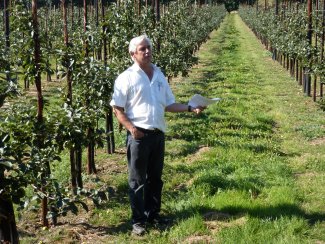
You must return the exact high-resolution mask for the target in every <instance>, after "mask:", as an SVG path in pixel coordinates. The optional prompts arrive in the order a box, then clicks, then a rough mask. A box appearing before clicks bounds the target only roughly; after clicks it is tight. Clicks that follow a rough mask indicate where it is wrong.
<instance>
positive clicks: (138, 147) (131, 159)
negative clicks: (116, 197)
mask: <svg viewBox="0 0 325 244" xmlns="http://www.w3.org/2000/svg"><path fill="white" fill-rule="evenodd" d="M143 131H144V133H145V136H144V137H142V138H140V139H134V138H133V137H132V136H131V134H130V133H128V134H127V159H128V170H129V176H128V183H129V198H130V203H131V210H132V217H131V218H132V223H133V224H134V223H144V222H145V221H146V220H147V219H150V218H152V217H154V216H155V215H157V214H158V213H159V211H160V208H161V192H162V187H163V182H162V180H161V176H162V170H163V165H164V153H165V135H164V133H163V132H146V131H145V130H143Z"/></svg>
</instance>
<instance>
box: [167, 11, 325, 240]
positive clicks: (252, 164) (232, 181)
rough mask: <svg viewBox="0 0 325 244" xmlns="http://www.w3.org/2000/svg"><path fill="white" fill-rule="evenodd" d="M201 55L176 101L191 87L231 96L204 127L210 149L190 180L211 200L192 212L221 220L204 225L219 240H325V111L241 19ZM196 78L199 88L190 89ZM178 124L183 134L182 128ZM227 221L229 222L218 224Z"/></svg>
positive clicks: (228, 24)
mask: <svg viewBox="0 0 325 244" xmlns="http://www.w3.org/2000/svg"><path fill="white" fill-rule="evenodd" d="M199 55H200V64H199V66H198V67H197V68H195V69H194V70H193V72H192V74H191V76H190V77H189V79H188V80H185V82H184V87H181V88H179V90H180V91H179V94H183V93H184V90H186V89H188V90H187V92H188V93H189V94H191V92H200V93H204V94H205V95H207V96H210V97H215V96H219V97H222V98H224V101H223V102H221V103H220V104H219V105H216V106H213V107H212V108H210V109H209V110H208V111H207V113H208V116H207V118H206V119H208V120H209V122H208V123H207V122H201V121H200V122H198V123H203V124H204V127H203V130H202V131H201V133H202V134H204V133H205V136H202V137H203V138H201V139H202V140H201V146H202V144H203V145H204V144H206V145H208V146H210V148H209V150H206V151H207V152H205V153H203V154H202V155H201V156H200V157H199V158H200V159H199V160H198V161H197V163H196V164H197V166H196V167H198V165H200V167H201V169H199V170H196V171H195V173H194V174H193V175H195V176H193V178H194V179H193V178H192V179H191V180H190V182H191V183H192V184H191V186H192V187H193V185H194V187H193V188H194V189H195V190H194V191H196V190H197V191H198V192H200V193H198V195H199V198H200V197H202V194H203V195H204V194H205V195H204V199H205V204H203V205H204V207H201V208H200V207H197V208H195V207H193V206H192V208H193V210H194V211H197V212H198V213H200V216H205V215H212V216H217V217H216V218H214V219H212V220H211V219H209V220H206V221H205V224H206V226H208V229H209V234H208V236H211V235H212V236H214V238H213V240H219V241H221V243H223V242H226V243H235V242H238V240H241V241H239V242H243V243H250V242H258V243H261V242H263V243H264V242H273V243H281V242H282V243H283V242H284V243H294V242H314V241H316V242H320V243H321V242H324V241H325V235H324V227H325V224H324V217H325V204H324V195H325V194H324V193H325V187H324V184H323V183H324V179H325V178H324V169H325V167H324V166H325V154H324V147H325V144H324V141H325V140H324V132H325V131H324V128H325V127H324V112H322V111H320V110H319V108H318V107H317V105H316V104H315V103H313V102H312V100H311V98H309V97H304V96H303V95H302V92H301V87H299V86H298V85H297V84H296V82H295V81H294V80H293V79H292V78H291V77H290V76H289V74H288V72H287V71H286V70H285V69H283V68H282V67H281V66H280V65H279V64H278V63H276V62H274V61H273V60H272V59H271V56H270V53H269V52H267V51H266V50H265V49H264V47H263V46H262V45H261V44H260V42H259V41H258V40H257V39H256V38H255V36H254V35H253V33H252V32H251V31H250V30H249V29H248V27H247V26H246V25H245V24H244V23H243V22H242V20H241V19H240V17H239V16H238V15H237V14H232V15H229V16H228V17H227V18H226V20H225V22H224V23H223V25H222V26H221V28H220V29H219V30H218V31H217V32H214V33H212V35H211V40H209V41H208V43H206V44H205V45H204V46H203V48H202V49H201V51H200V53H199ZM195 79H197V80H196V82H195V83H194V84H196V85H197V87H196V88H194V89H193V87H190V88H188V87H187V86H186V83H187V82H191V81H193V80H195ZM178 87H179V86H177V87H176V88H178ZM188 123H189V124H190V123H191V122H188ZM171 124H172V126H171V127H172V129H171V131H174V130H176V131H179V128H180V127H181V126H178V125H180V124H184V122H179V124H178V123H177V122H176V123H175V124H176V125H174V123H171ZM187 134H188V132H187V133H184V134H183V135H182V136H180V138H183V137H184V136H185V135H187ZM202 134H201V135H202ZM189 139H195V140H197V138H196V137H193V138H189ZM171 144H172V146H171V148H170V150H172V148H175V145H174V144H173V143H171ZM191 145H193V143H191ZM198 146H199V147H200V145H198ZM192 157H193V156H192V155H191V154H190V155H189V157H187V160H180V161H181V162H182V161H185V162H188V160H189V159H190V158H192ZM196 158H198V157H196ZM203 165H204V166H203ZM193 182H194V183H193ZM198 188H203V189H198ZM202 192H203V193H202ZM200 194H201V195H200ZM201 199H202V198H201ZM192 201H193V202H195V200H192ZM198 201H200V200H198ZM193 202H192V204H193ZM176 205H177V204H176ZM178 205H179V204H178ZM220 214H221V215H222V216H223V214H230V215H231V217H229V219H228V220H227V221H226V223H225V222H222V221H221V222H220V220H219V218H218V216H219V215H220ZM189 225H190V224H189ZM224 226H226V227H227V228H224ZM188 228H189V227H188ZM194 236H196V238H198V237H197V234H194ZM203 236H205V235H203ZM202 238H203V239H204V237H202ZM207 240H211V239H210V237H209V238H208V239H207Z"/></svg>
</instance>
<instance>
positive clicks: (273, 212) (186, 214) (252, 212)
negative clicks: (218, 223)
mask: <svg viewBox="0 0 325 244" xmlns="http://www.w3.org/2000/svg"><path fill="white" fill-rule="evenodd" d="M197 213H199V214H200V215H202V216H207V215H209V216H213V214H211V213H216V215H215V216H216V219H213V218H212V219H211V217H210V218H209V220H221V219H219V218H218V217H219V216H220V215H221V216H223V217H224V216H228V217H227V218H223V219H222V220H225V221H229V220H232V219H236V218H238V216H240V217H242V216H243V215H248V216H251V217H254V218H260V219H269V220H277V219H279V218H281V217H288V218H292V217H298V218H301V219H305V220H306V221H307V222H308V224H310V225H314V224H316V223H317V222H321V221H325V214H324V213H311V214H310V213H306V212H305V211H303V210H302V209H301V208H299V207H298V206H297V205H295V204H278V205H275V206H258V207H255V208H254V207H252V208H248V207H247V208H246V207H233V206H229V207H223V208H221V209H214V208H207V207H202V206H198V207H193V208H188V209H186V210H183V211H180V212H178V213H177V214H175V215H174V216H175V219H177V220H178V221H181V220H185V219H187V218H190V217H192V216H193V214H197Z"/></svg>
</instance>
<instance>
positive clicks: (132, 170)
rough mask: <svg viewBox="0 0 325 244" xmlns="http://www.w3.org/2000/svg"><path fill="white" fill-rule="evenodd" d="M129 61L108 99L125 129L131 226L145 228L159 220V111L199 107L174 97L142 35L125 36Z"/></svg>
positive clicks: (161, 139) (161, 121) (161, 158)
mask: <svg viewBox="0 0 325 244" xmlns="http://www.w3.org/2000/svg"><path fill="white" fill-rule="evenodd" d="M129 53H130V55H131V58H132V60H133V61H134V64H133V65H132V66H131V67H129V68H128V69H127V70H125V71H124V72H123V73H121V74H120V75H119V76H118V78H117V79H116V81H115V85H114V93H113V96H112V101H111V102H110V104H111V106H113V110H114V113H115V116H116V118H117V120H118V121H119V122H120V123H121V124H122V125H123V126H124V127H125V128H126V129H127V131H128V132H127V159H128V170H129V175H128V183H129V198H130V203H131V210H132V217H131V218H132V227H133V230H132V232H133V233H135V234H137V235H142V234H144V233H145V223H146V222H149V223H160V222H162V221H163V219H162V218H161V217H160V216H159V212H160V207H161V192H162V186H163V182H162V180H161V176H162V170H163V163H164V151H165V135H164V132H165V130H166V125H165V120H164V112H165V111H168V112H185V111H189V112H195V113H197V114H198V113H200V112H201V111H202V110H203V109H204V108H202V107H198V108H192V107H191V106H188V105H185V104H180V103H175V98H174V95H173V93H172V91H171V89H170V87H169V84H168V82H167V81H166V78H165V76H164V75H163V73H162V72H161V71H160V69H159V68H157V67H156V66H155V65H154V64H152V63H151V59H152V44H151V41H150V39H149V38H148V37H147V36H146V35H142V36H138V37H135V38H133V39H132V40H131V41H130V45H129Z"/></svg>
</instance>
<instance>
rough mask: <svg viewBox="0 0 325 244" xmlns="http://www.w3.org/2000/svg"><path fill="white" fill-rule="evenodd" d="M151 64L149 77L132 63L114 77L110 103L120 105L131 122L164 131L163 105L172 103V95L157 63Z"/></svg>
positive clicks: (173, 98) (145, 127)
mask: <svg viewBox="0 0 325 244" xmlns="http://www.w3.org/2000/svg"><path fill="white" fill-rule="evenodd" d="M152 66H153V69H154V73H153V77H152V80H151V81H150V80H149V78H148V76H147V74H146V73H145V72H144V71H143V70H142V69H141V68H140V67H139V65H137V64H136V63H134V64H133V65H132V66H131V67H129V68H128V69H127V70H125V71H124V72H123V73H121V74H120V75H119V76H118V77H117V79H116V80H115V84H114V93H113V96H112V101H111V102H110V105H111V106H118V107H122V108H124V111H125V113H126V115H127V117H128V118H129V119H130V121H131V122H132V123H133V124H134V125H135V126H138V127H141V128H144V129H154V128H157V129H159V130H161V131H164V132H165V131H166V124H165V119H164V114H165V107H167V106H168V105H170V104H173V103H175V97H174V95H173V93H172V91H171V89H170V87H169V84H168V82H167V80H166V78H165V76H164V74H163V73H162V72H161V70H160V69H159V68H158V67H156V66H155V65H153V64H152Z"/></svg>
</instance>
